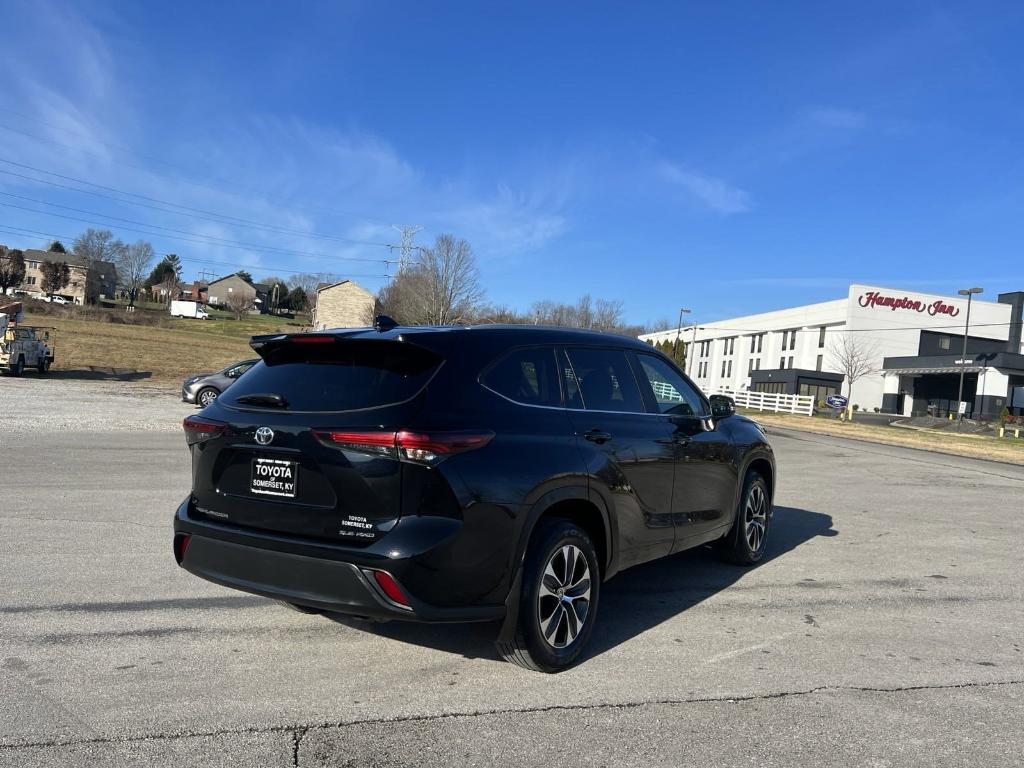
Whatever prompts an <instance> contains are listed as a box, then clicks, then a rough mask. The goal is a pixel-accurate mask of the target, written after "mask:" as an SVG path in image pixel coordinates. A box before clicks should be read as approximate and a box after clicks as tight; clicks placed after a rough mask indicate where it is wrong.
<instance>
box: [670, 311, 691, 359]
mask: <svg viewBox="0 0 1024 768" xmlns="http://www.w3.org/2000/svg"><path fill="white" fill-rule="evenodd" d="M684 313H685V314H687V315H688V314H690V310H688V309H685V308H683V307H680V308H679V325H677V326H676V341H675V344H673V345H672V359H673V360H678V359H679V358H678V357H676V355H677V354H678V352H679V334H681V333H682V332H683V314H684Z"/></svg>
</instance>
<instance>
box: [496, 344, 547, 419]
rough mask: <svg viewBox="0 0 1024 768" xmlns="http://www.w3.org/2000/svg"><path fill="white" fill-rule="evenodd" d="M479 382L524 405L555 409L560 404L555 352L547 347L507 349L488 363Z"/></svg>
mask: <svg viewBox="0 0 1024 768" xmlns="http://www.w3.org/2000/svg"><path fill="white" fill-rule="evenodd" d="M480 383H481V384H483V385H484V386H485V387H487V388H488V389H490V390H492V391H494V392H497V393H498V394H499V395H502V396H504V397H507V398H508V399H509V400H514V401H515V402H517V403H523V404H524V405H544V406H549V407H553V408H557V407H559V406H561V404H562V396H561V394H560V393H559V391H558V372H557V369H556V368H555V353H554V350H553V349H552V348H550V347H532V348H530V349H516V350H513V351H512V352H509V353H508V354H507V355H505V356H504V357H503V358H501V359H500V360H499V361H498V362H497V363H495V364H494V365H492V366H491V367H490V368H488V369H487V371H486V372H485V373H484V375H483V376H482V377H481V378H480Z"/></svg>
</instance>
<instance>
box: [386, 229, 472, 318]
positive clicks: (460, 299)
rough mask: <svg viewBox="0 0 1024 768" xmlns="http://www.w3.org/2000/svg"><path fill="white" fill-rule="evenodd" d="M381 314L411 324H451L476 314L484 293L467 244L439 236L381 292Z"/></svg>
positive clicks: (448, 236) (445, 236) (453, 238)
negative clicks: (431, 246) (383, 312)
mask: <svg viewBox="0 0 1024 768" xmlns="http://www.w3.org/2000/svg"><path fill="white" fill-rule="evenodd" d="M379 298H380V303H381V305H382V306H383V307H384V311H385V312H387V313H388V314H391V315H393V316H395V318H396V319H398V320H400V321H401V322H403V323H406V324H410V325H453V324H457V323H464V322H470V321H472V320H475V319H476V318H477V316H478V315H479V311H480V308H481V306H480V305H481V302H482V301H483V298H484V290H483V287H482V286H481V285H480V273H479V270H478V269H477V266H476V257H475V256H474V255H473V249H472V247H470V245H469V243H468V242H466V241H465V240H462V239H460V238H456V237H454V236H452V235H438V237H437V239H436V240H435V241H434V247H433V248H425V249H423V250H422V251H421V253H420V259H419V261H418V262H417V263H416V264H413V265H412V266H409V267H406V268H405V269H403V270H401V271H400V272H399V273H398V274H397V275H396V276H395V278H394V279H393V280H392V281H391V283H390V284H389V285H387V286H385V287H384V288H382V289H381V293H380V297H379Z"/></svg>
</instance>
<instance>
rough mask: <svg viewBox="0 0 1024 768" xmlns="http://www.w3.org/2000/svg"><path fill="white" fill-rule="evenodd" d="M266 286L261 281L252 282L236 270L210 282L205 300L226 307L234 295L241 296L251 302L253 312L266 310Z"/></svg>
mask: <svg viewBox="0 0 1024 768" xmlns="http://www.w3.org/2000/svg"><path fill="white" fill-rule="evenodd" d="M267 292H268V288H267V286H265V285H263V284H262V283H256V284H253V283H251V282H249V281H248V280H246V279H245V278H244V277H242V276H241V275H239V274H238V273H237V272H236V273H234V274H231V275H228V276H227V277H221V278H219V279H217V280H214V281H212V282H211V283H210V285H209V287H208V288H207V302H208V303H209V304H212V305H214V306H223V307H227V306H229V305H230V303H231V302H232V300H233V299H234V298H235V297H238V296H241V297H243V299H244V300H248V301H251V302H252V310H251V311H253V312H266V307H267Z"/></svg>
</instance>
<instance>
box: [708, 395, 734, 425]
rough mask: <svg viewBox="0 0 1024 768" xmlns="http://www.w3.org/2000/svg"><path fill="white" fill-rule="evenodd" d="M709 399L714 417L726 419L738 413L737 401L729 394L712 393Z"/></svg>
mask: <svg viewBox="0 0 1024 768" xmlns="http://www.w3.org/2000/svg"><path fill="white" fill-rule="evenodd" d="M708 400H709V401H710V402H711V417H712V418H713V419H726V418H728V417H730V416H732V415H734V414H735V413H736V401H735V400H733V399H732V398H731V397H729V396H728V395H711V397H709V398H708Z"/></svg>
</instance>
